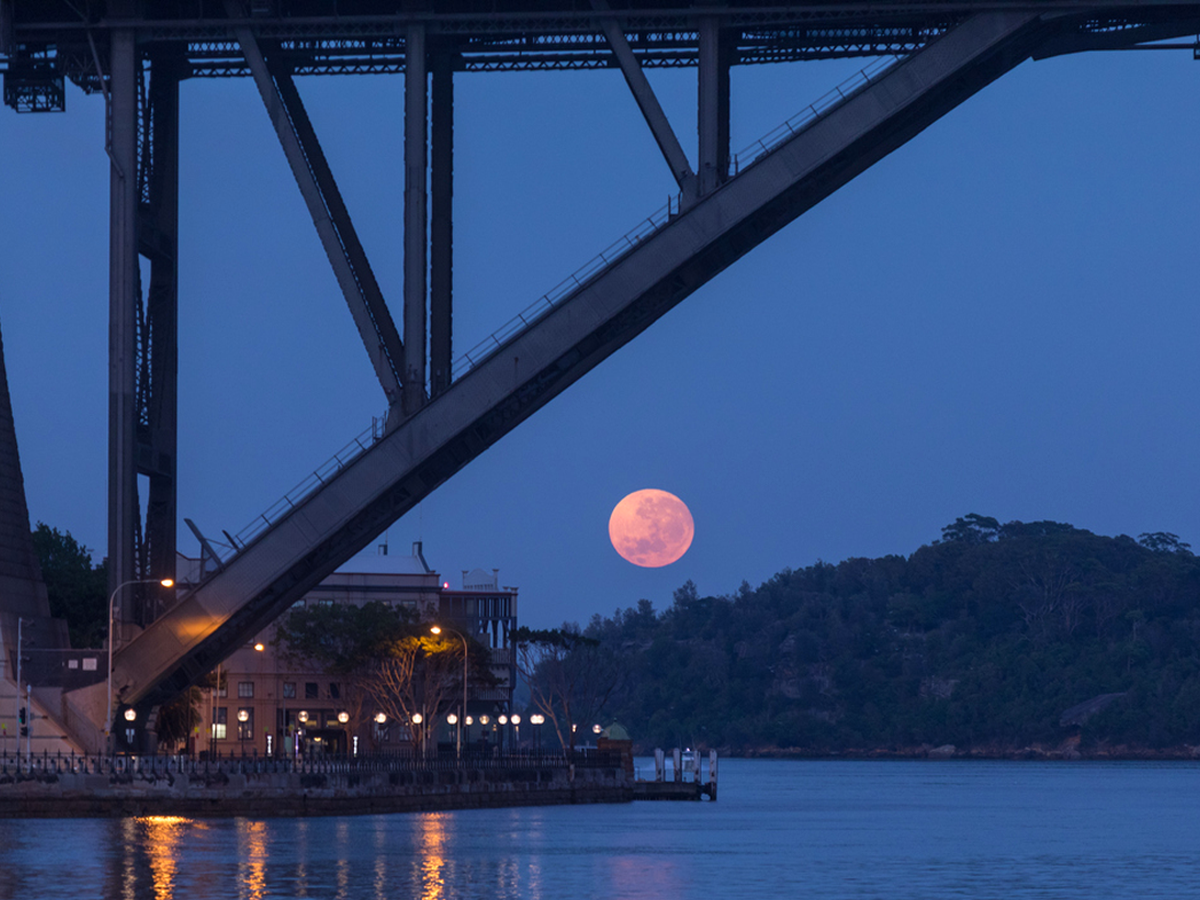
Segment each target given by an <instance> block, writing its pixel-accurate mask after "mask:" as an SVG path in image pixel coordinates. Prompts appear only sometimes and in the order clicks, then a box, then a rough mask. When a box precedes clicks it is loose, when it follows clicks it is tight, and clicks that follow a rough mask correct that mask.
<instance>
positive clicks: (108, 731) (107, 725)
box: [104, 578, 175, 750]
mask: <svg viewBox="0 0 1200 900" xmlns="http://www.w3.org/2000/svg"><path fill="white" fill-rule="evenodd" d="M131 584H161V585H162V586H163V587H165V588H169V587H174V586H175V582H174V580H173V579H170V578H161V579H159V578H135V579H133V580H132V581H122V582H121V583H120V584H118V585H117V586H116V588H115V589H114V590H113V592H112V593H111V594H110V595H109V597H108V678H107V679H106V682H107V685H108V711H107V712H106V713H105V714H104V734H105V736H106V737H107V738H108V739H109V740H110V747H109V749H110V750H111V749H112V747H111V738H112V726H113V720H112V672H113V666H112V663H113V602H114V601H115V600H116V599H117V594H119V593H121V589H122V588H126V587H129V585H131Z"/></svg>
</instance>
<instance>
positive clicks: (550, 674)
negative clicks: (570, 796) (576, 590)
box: [513, 624, 623, 754]
mask: <svg viewBox="0 0 1200 900" xmlns="http://www.w3.org/2000/svg"><path fill="white" fill-rule="evenodd" d="M513 637H514V641H515V643H516V647H517V671H518V672H519V673H520V675H521V679H522V680H523V681H524V682H525V684H526V685H527V686H528V687H529V694H530V700H531V702H532V704H533V706H534V707H535V708H536V709H537V710H538V712H540V713H542V714H543V715H544V716H545V717H546V718H547V719H548V720H549V721H550V724H551V725H552V726H553V728H554V732H555V735H556V736H557V737H558V741H559V743H560V744H561V745H562V748H563V750H564V751H565V752H567V753H568V754H570V753H574V751H575V740H576V734H577V729H578V728H579V727H580V726H583V727H590V726H591V725H592V724H593V723H594V722H595V721H596V719H597V717H598V716H599V715H600V713H601V712H603V710H604V707H605V705H606V704H607V703H608V701H609V699H610V698H611V697H612V696H613V693H614V692H615V691H616V690H617V688H618V686H619V685H620V683H621V681H622V671H623V670H622V669H621V667H620V665H619V663H618V661H617V659H616V657H615V656H614V655H613V653H612V652H610V650H609V649H608V648H607V647H605V646H604V645H603V644H602V643H601V642H600V641H598V640H596V639H595V638H591V637H587V636H586V635H584V634H583V633H581V632H580V631H579V627H578V626H577V625H570V624H566V625H563V627H562V628H555V629H550V630H534V629H529V628H519V629H517V631H516V632H514V635H513Z"/></svg>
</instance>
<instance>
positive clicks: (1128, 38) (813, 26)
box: [0, 0, 1200, 750]
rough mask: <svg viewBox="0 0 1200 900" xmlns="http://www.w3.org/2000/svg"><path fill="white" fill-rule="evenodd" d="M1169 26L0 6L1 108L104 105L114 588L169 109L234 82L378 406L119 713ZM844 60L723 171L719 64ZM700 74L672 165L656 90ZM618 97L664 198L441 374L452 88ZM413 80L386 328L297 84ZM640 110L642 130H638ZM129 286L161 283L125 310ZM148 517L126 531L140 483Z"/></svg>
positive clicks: (968, 7) (973, 16) (560, 2)
mask: <svg viewBox="0 0 1200 900" xmlns="http://www.w3.org/2000/svg"><path fill="white" fill-rule="evenodd" d="M1198 32H1200V3H1196V2H1181V0H1140V2H1136V3H1135V2H1129V0H1125V2H1120V0H1026V2H1020V0H996V2H988V0H928V2H891V0H857V2H855V0H842V2H839V0H825V2H817V0H809V2H786V0H758V2H719V0H714V2H703V0H690V2H685V0H660V2H653V3H642V2H619V0H614V2H613V4H612V5H610V3H609V2H607V0H575V2H572V0H488V2H482V0H440V2H437V3H434V2H430V0H425V2H416V0H249V2H243V0H155V2H150V0H142V2H138V0H0V70H2V71H3V76H4V103H5V105H7V106H8V107H10V108H12V109H13V110H15V111H17V112H26V113H32V112H53V111H62V110H64V109H65V108H66V98H67V95H66V82H67V81H71V82H73V83H74V84H76V85H77V86H78V87H80V88H81V89H82V90H83V92H84V93H87V94H98V95H101V96H102V98H103V102H104V104H105V107H106V111H107V116H106V123H107V133H106V144H105V147H106V151H107V153H108V156H109V159H110V163H111V165H110V225H109V227H110V282H109V305H110V376H109V396H110V403H109V528H108V559H109V566H110V569H109V580H110V587H116V586H118V585H122V584H124V583H126V582H130V581H136V580H145V579H150V578H155V579H157V578H162V577H167V576H169V575H171V574H173V568H174V562H175V548H176V533H175V532H176V521H177V510H176V478H177V472H176V466H175V461H176V417H177V411H176V369H177V350H176V343H177V302H176V298H177V283H178V274H177V269H176V258H177V251H178V196H179V183H178V181H179V178H178V158H179V137H178V136H179V87H180V83H181V82H182V81H184V80H185V79H190V78H248V79H252V80H253V82H254V85H255V87H256V88H257V90H258V92H259V94H260V95H261V97H262V100H263V103H264V106H265V110H266V113H267V115H268V116H269V117H270V120H271V122H272V125H273V126H274V129H275V132H276V134H277V136H278V138H279V141H280V144H281V145H282V147H283V150H284V153H285V155H286V158H287V161H288V164H289V166H290V167H291V171H292V173H293V175H294V176H295V180H296V183H297V185H298V187H299V189H300V192H301V194H302V195H303V198H304V201H305V203H306V205H307V208H308V211H309V213H310V214H311V216H312V219H313V223H314V225H315V227H316V229H317V232H318V235H319V237H320V240H321V242H322V245H323V247H324V249H325V252H326V254H327V256H328V258H329V262H330V264H331V266H332V267H333V271H334V274H335V276H336V279H337V283H338V285H339V287H340V289H341V293H342V295H343V298H344V301H345V303H346V305H347V308H348V311H349V313H350V315H351V316H352V318H353V321H354V323H355V325H356V326H357V329H358V332H359V334H360V336H361V338H362V343H363V347H364V349H365V350H366V353H367V355H368V357H369V359H370V361H371V364H372V366H373V367H374V371H375V373H376V375H377V377H378V379H379V383H380V387H381V388H382V391H383V394H384V396H385V398H386V402H387V404H388V407H389V414H388V417H387V420H386V424H385V425H384V426H383V427H380V428H378V429H375V430H373V431H372V432H371V433H370V434H368V435H365V436H363V437H362V438H360V439H359V440H358V441H356V442H355V443H354V444H353V445H352V446H351V447H350V448H349V449H348V451H347V452H345V453H343V454H341V455H340V456H339V457H338V458H337V459H336V460H335V461H334V462H333V463H332V464H331V465H330V466H328V467H326V468H325V469H323V470H321V471H319V472H318V473H317V476H316V477H315V478H314V479H313V480H312V481H311V482H310V483H308V484H306V485H305V486H304V487H303V489H302V490H300V491H298V492H296V493H294V494H293V495H291V496H289V497H288V498H286V499H285V501H284V502H283V503H282V504H280V505H278V506H277V507H275V508H274V509H273V510H272V512H271V513H269V514H267V515H265V516H264V517H263V518H262V520H261V527H260V528H258V529H256V530H255V531H254V532H253V533H251V534H244V535H240V536H229V543H230V546H231V551H232V552H230V553H226V554H221V553H218V552H217V551H216V550H215V549H213V547H212V545H211V544H210V543H209V542H207V541H205V540H204V538H203V536H201V540H202V544H203V545H204V547H205V550H204V553H205V556H206V558H207V559H208V560H209V562H210V563H211V566H210V568H211V571H210V573H209V575H208V576H207V577H206V578H205V579H204V580H203V581H202V583H200V584H199V585H198V586H197V587H196V588H195V589H194V590H192V591H191V592H190V593H189V594H188V595H186V596H184V597H182V598H181V599H178V600H176V598H175V597H174V596H172V595H169V594H167V593H165V592H159V591H158V589H155V590H149V589H147V590H146V591H144V592H142V593H137V592H128V593H127V597H128V601H127V602H123V603H122V604H120V605H119V607H118V609H117V613H116V618H117V621H118V624H119V627H118V629H117V631H116V634H115V638H114V644H115V646H116V647H117V648H118V649H117V650H116V654H115V659H114V664H113V686H114V691H115V693H116V695H117V700H118V701H119V703H120V704H122V705H124V706H132V707H135V708H137V709H138V710H140V711H141V712H142V713H143V715H140V716H139V721H141V722H147V721H148V722H150V723H151V727H152V723H153V712H154V710H155V709H156V708H157V706H158V705H160V704H161V703H162V702H164V701H166V700H168V699H169V698H170V697H172V696H173V695H175V694H177V693H178V692H179V691H181V690H183V689H184V688H185V687H187V686H188V685H189V684H192V683H194V682H195V681H196V680H197V679H198V678H200V677H201V676H202V675H204V674H205V673H207V672H208V671H210V670H212V669H213V668H214V667H215V666H216V664H217V663H218V662H219V661H220V660H221V659H223V658H224V657H225V656H227V655H228V654H229V652H231V651H232V650H233V649H234V648H235V647H237V646H238V645H239V644H240V643H242V642H243V641H244V640H245V639H246V638H247V637H249V636H250V635H252V634H254V633H255V632H257V631H259V630H260V629H261V628H262V627H263V626H264V625H266V624H267V623H268V622H270V621H271V620H272V619H273V618H274V617H276V616H277V615H279V614H280V613H281V612H282V611H283V610H285V609H287V608H288V607H289V606H290V605H291V604H292V603H293V602H294V601H295V600H296V599H298V598H299V597H300V596H302V595H303V594H304V593H306V592H307V591H308V590H309V589H310V588H312V587H313V586H314V585H315V584H317V583H318V582H319V581H320V580H321V579H322V578H324V577H325V576H326V575H327V574H329V573H330V572H331V571H333V569H335V568H336V567H337V566H338V565H340V564H341V563H342V562H344V561H345V560H347V559H349V558H350V557H351V556H352V555H353V554H354V553H356V552H358V551H359V550H360V549H362V548H363V547H364V546H366V545H367V544H368V543H369V541H370V540H371V539H372V538H373V537H374V536H375V535H377V534H378V533H380V532H381V531H383V530H384V529H385V528H386V527H387V526H388V525H390V524H391V523H392V522H394V521H395V520H396V519H398V518H399V517H400V516H402V515H403V514H404V513H405V512H407V511H408V510H410V509H411V508H412V507H413V506H415V505H416V504H417V503H418V502H419V501H421V500H422V499H423V498H424V497H426V496H427V495H428V494H429V493H430V492H432V491H433V490H434V489H435V488H436V487H437V486H438V485H440V484H442V483H443V482H444V481H445V480H446V479H448V478H449V477H450V476H452V475H453V474H454V473H455V472H456V471H458V470H459V469H460V468H462V467H463V466H464V465H465V464H466V463H467V462H469V461H470V460H472V459H473V458H475V457H476V456H478V455H479V454H480V453H482V452H483V451H484V450H485V449H487V448H488V447H489V446H491V445H492V444H493V443H495V442H496V441H497V440H498V439H499V438H501V437H502V436H503V435H505V434H507V433H508V432H509V431H511V430H512V429H513V428H515V427H516V426H517V425H518V424H520V423H521V422H522V421H524V420H525V419H526V418H527V417H528V416H530V415H531V414H533V413H534V412H536V411H537V410H538V409H540V408H541V407H542V406H544V405H545V404H546V403H547V402H549V401H550V400H551V399H552V398H553V397H555V396H557V395H558V394H559V393H561V392H562V391H563V390H564V389H565V388H567V387H568V386H569V385H571V384H572V383H573V382H574V381H575V380H577V379H578V378H580V377H581V376H582V375H583V374H585V373H586V372H588V371H589V370H590V369H591V368H592V367H594V366H595V365H597V364H598V363H599V362H600V361H602V360H603V359H605V358H606V357H607V356H608V355H609V354H611V353H612V352H614V351H615V350H616V349H617V348H619V347H621V346H622V345H624V344H625V343H627V342H628V341H630V340H632V339H633V338H634V337H636V336H637V335H638V334H640V333H641V332H642V331H643V330H644V329H646V328H647V327H648V326H649V325H650V324H651V323H652V322H654V321H655V320H656V319H658V318H659V317H660V316H661V315H663V314H664V313H665V312H666V311H667V310H669V309H671V308H672V307H673V306H674V305H675V304H677V303H679V302H680V301H681V300H682V299H683V298H684V297H686V296H688V295H689V294H690V293H692V292H693V291H695V290H696V289H697V288H699V287H700V286H702V285H703V284H705V283H706V282H707V281H708V280H709V279H711V278H712V277H714V276H715V275H716V274H717V273H719V272H721V271H722V270H723V269H725V268H726V267H727V266H729V265H730V264H731V263H733V262H734V261H735V260H737V259H738V258H740V257H741V256H743V255H744V254H746V253H747V252H749V251H750V250H751V249H753V248H754V247H756V246H757V245H758V244H760V243H761V242H762V241H764V240H765V239H766V238H768V237H770V236H771V235H772V234H774V233H775V232H776V231H778V230H779V229H781V228H782V227H784V226H785V225H787V224H788V223H789V222H791V221H792V220H794V219H795V218H797V217H798V216H800V215H801V214H803V213H804V212H805V211H806V210H808V209H809V208H811V207H812V206H814V205H815V204H816V203H818V202H819V201H821V200H822V199H824V198H825V197H827V196H829V195H830V194H831V193H833V192H834V191H836V190H837V189H838V188H839V187H841V186H842V185H844V184H846V183H847V182H848V181H850V180H851V179H852V178H854V177H855V176H856V175H857V174H858V173H860V172H862V171H863V170H865V169H866V168H868V167H869V166H871V165H872V164H873V163H875V162H876V161H878V160H879V159H881V158H883V157H884V156H886V155H887V154H888V153H890V152H891V151H892V150H894V149H896V148H897V147H899V146H901V145H902V144H904V143H905V142H906V141H908V140H909V139H910V138H912V137H913V136H914V135H916V134H918V133H919V132H921V131H922V130H923V129H924V128H926V127H927V126H929V125H930V124H931V123H933V122H934V121H936V120H937V119H938V118H940V117H941V116H942V115H944V114H945V113H947V112H948V111H949V110H951V109H953V108H954V107H955V106H957V105H958V104H960V103H962V102H963V101H965V100H966V99H968V98H969V97H971V96H972V95H973V94H974V93H976V92H977V91H979V90H980V89H981V88H983V87H984V86H986V85H987V84H989V83H990V82H991V81H993V80H995V79H996V78H998V77H1000V76H1001V75H1003V74H1005V73H1006V72H1008V71H1010V70H1011V69H1013V68H1014V67H1015V66H1017V65H1019V64H1020V63H1022V62H1024V61H1026V60H1028V59H1031V58H1032V59H1039V58H1044V57H1048V56H1053V55H1059V54H1064V53H1075V52H1082V51H1089V50H1133V49H1146V50H1161V49H1182V50H1191V51H1192V53H1193V55H1194V56H1197V57H1200V49H1198V46H1197V39H1195V38H1194V37H1192V36H1194V35H1196V34H1197V33H1198ZM848 57H861V58H867V59H870V60H873V62H872V64H871V65H870V66H869V67H868V68H867V69H865V70H864V71H863V73H862V75H861V76H860V77H859V78H858V79H857V81H856V82H855V83H854V84H852V85H850V86H847V87H844V88H841V89H839V90H837V91H836V92H835V93H833V94H830V95H828V96H827V97H826V98H825V99H824V100H823V101H821V102H819V103H814V104H812V105H811V106H809V107H808V108H807V109H805V110H804V111H803V112H802V113H801V114H800V115H799V116H797V117H795V118H793V119H791V120H789V121H788V122H786V123H784V125H782V126H781V127H780V128H779V129H778V130H777V131H776V132H775V133H774V135H773V137H772V139H771V140H767V141H764V142H762V143H760V145H758V146H757V147H756V148H754V150H753V151H752V152H751V153H750V154H749V158H745V157H737V158H735V157H733V156H732V155H731V153H730V146H729V118H730V91H729V73H730V68H731V67H732V66H738V65H755V64H763V63H781V62H793V61H801V60H818V59H831V58H848ZM663 67H691V68H694V69H696V70H697V94H696V97H697V100H696V103H697V107H696V108H697V113H698V128H697V131H698V135H697V138H698V139H697V140H696V142H695V145H694V147H692V148H685V146H684V143H685V142H684V141H683V140H682V139H681V136H680V135H679V134H677V133H676V131H675V129H674V128H673V126H672V124H671V122H670V120H669V119H668V117H667V116H666V115H665V113H664V112H663V109H662V107H661V106H660V104H659V102H658V100H657V98H656V96H655V94H654V91H653V89H652V88H651V85H650V83H649V81H648V80H647V78H646V75H645V70H646V69H649V68H663ZM597 68H612V69H618V70H620V72H621V74H622V75H623V76H624V79H625V81H626V83H627V84H628V86H629V89H630V92H631V94H632V97H633V100H634V101H635V102H636V106H637V108H638V109H639V110H640V112H641V114H642V116H643V118H644V119H645V122H646V125H647V127H648V128H649V129H650V131H651V133H652V135H653V137H654V139H655V141H656V143H657V145H658V147H659V149H660V150H661V152H662V155H663V159H664V161H665V163H666V165H667V166H668V167H669V169H670V172H671V174H672V176H673V177H674V179H675V181H676V183H677V185H678V189H679V193H678V196H677V197H676V198H675V199H674V200H673V201H672V202H671V203H670V204H669V205H668V207H667V208H666V209H664V210H660V211H659V212H658V213H657V214H655V215H653V216H651V217H649V218H648V219H647V220H646V222H645V224H644V225H643V227H642V228H641V229H639V230H638V231H637V232H635V233H633V234H631V235H629V236H627V237H626V238H625V239H624V240H623V241H621V242H619V243H618V244H616V245H614V246H613V247H610V248H609V249H608V250H607V251H605V252H604V253H603V254H602V255H601V257H599V258H598V259H597V260H596V262H595V263H594V264H593V265H592V266H590V267H589V268H588V269H586V270H585V271H583V272H581V273H577V274H576V275H575V276H573V277H572V278H571V279H570V280H568V282H565V283H564V285H563V286H562V287H561V288H560V290H558V291H556V292H554V293H552V294H550V295H547V296H545V297H543V298H542V299H541V300H540V301H539V302H538V303H537V304H536V305H535V306H534V307H532V308H531V309H529V310H527V311H525V312H524V313H522V314H521V315H520V316H518V317H517V319H515V320H514V321H513V323H512V326H511V327H510V328H509V329H508V330H507V331H506V332H505V333H504V334H502V335H500V336H498V337H497V338H496V340H495V341H494V342H493V343H492V345H491V346H489V347H488V348H486V349H485V351H484V352H482V353H478V354H472V355H471V356H470V357H468V358H466V359H465V360H460V361H459V362H458V363H455V361H454V359H453V356H452V323H453V285H452V277H451V276H452V271H453V267H452V255H453V222H452V217H451V199H452V194H453V159H454V127H453V122H454V83H455V80H456V78H457V77H461V76H460V75H459V73H464V72H480V71H482V72H489V71H500V70H558V69H597ZM355 74H401V75H402V76H403V78H404V89H405V102H404V167H405V186H404V259H403V265H404V273H403V296H402V297H401V298H400V316H399V319H398V320H396V319H394V318H393V315H392V311H391V307H390V306H389V304H388V302H387V301H386V300H385V298H384V296H383V293H382V291H381V290H380V287H379V285H378V283H377V282H376V279H375V276H374V274H373V272H372V269H371V265H370V262H369V260H368V259H367V256H366V254H365V252H364V250H363V247H362V244H361V243H360V241H359V238H358V236H357V234H356V232H355V229H354V225H353V223H352V220H351V217H350V214H349V211H348V210H347V208H346V205H345V203H344V202H343V200H342V197H341V194H340V193H339V190H338V186H337V182H336V179H335V178H334V174H333V172H332V171H331V169H330V166H329V164H328V162H327V161H326V159H325V156H324V154H323V153H322V150H321V145H320V142H319V139H318V136H317V134H316V132H315V131H314V129H313V126H312V123H311V122H310V120H309V117H308V115H307V113H306V111H305V107H304V103H303V101H302V99H301V96H300V93H299V91H298V90H297V88H296V85H295V81H294V79H295V76H297V75H355ZM632 108H633V105H632V104H631V109H632ZM141 260H145V270H146V271H148V273H149V284H148V285H143V284H142V283H141V278H142V276H141V271H142V266H141V264H140V261H141ZM139 476H144V477H146V478H147V480H148V484H149V498H148V502H147V504H146V513H145V516H144V519H143V517H142V513H141V511H140V505H139V497H138V493H137V484H138V478H139ZM106 700H107V695H106V689H105V686H104V684H103V683H97V684H95V685H93V686H91V687H88V688H83V689H79V690H74V691H71V692H69V693H67V694H65V695H64V702H63V720H64V721H63V724H64V725H65V727H67V729H68V730H69V731H70V733H71V734H72V735H73V736H74V738H75V739H76V741H77V742H78V743H79V744H81V745H82V746H84V747H86V748H88V749H91V750H99V749H101V748H102V747H103V745H104V743H105V738H104V730H105V727H106V725H107V723H106V722H105V707H106Z"/></svg>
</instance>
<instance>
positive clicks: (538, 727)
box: [529, 713, 546, 756]
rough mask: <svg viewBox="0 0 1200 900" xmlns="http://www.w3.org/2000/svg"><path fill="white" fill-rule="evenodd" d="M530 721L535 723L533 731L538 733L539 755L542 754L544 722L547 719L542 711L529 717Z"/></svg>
mask: <svg viewBox="0 0 1200 900" xmlns="http://www.w3.org/2000/svg"><path fill="white" fill-rule="evenodd" d="M529 721H530V722H532V723H533V733H534V734H536V735H537V752H538V756H541V755H542V723H543V722H545V721H546V717H545V716H543V715H542V714H541V713H534V714H533V715H532V716H530V717H529Z"/></svg>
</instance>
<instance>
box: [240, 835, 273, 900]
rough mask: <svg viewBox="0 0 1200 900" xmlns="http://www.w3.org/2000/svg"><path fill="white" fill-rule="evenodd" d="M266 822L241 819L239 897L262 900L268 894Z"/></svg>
mask: <svg viewBox="0 0 1200 900" xmlns="http://www.w3.org/2000/svg"><path fill="white" fill-rule="evenodd" d="M267 828H268V825H267V823H266V822H262V821H254V820H251V819H239V820H238V822H237V829H238V861H239V862H238V883H239V885H240V886H241V890H239V891H238V896H239V897H245V898H247V900H262V898H263V897H265V896H267V843H268V841H267V837H268V830H267Z"/></svg>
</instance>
